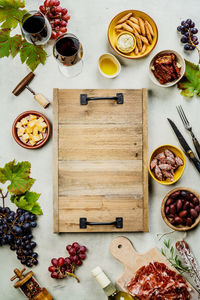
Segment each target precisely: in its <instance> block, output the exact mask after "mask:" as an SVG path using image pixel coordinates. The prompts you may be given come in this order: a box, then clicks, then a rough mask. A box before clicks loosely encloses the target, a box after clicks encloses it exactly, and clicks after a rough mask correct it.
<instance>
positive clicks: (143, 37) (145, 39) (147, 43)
mask: <svg viewBox="0 0 200 300" xmlns="http://www.w3.org/2000/svg"><path fill="white" fill-rule="evenodd" d="M140 38H141V40H142V41H143V43H144V44H145V45H147V46H148V45H149V42H148V40H147V38H146V37H145V36H143V35H141V36H140Z"/></svg>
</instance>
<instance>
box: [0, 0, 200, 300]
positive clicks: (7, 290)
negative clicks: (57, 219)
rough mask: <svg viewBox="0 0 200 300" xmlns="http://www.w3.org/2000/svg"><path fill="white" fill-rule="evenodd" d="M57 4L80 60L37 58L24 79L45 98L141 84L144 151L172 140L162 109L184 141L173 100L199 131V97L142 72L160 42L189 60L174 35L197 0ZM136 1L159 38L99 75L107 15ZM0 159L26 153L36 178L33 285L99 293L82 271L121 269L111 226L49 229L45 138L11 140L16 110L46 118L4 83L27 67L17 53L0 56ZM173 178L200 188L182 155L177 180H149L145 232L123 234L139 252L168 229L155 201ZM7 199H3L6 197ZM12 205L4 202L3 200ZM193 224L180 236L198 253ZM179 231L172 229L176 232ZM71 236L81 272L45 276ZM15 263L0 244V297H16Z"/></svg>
mask: <svg viewBox="0 0 200 300" xmlns="http://www.w3.org/2000/svg"><path fill="white" fill-rule="evenodd" d="M26 3H27V8H28V9H34V8H37V6H38V4H41V3H42V1H35V0H34V1H31V0H27V1H26ZM61 5H62V6H63V7H66V8H67V9H68V10H69V14H70V15H71V20H70V22H69V25H68V32H72V33H74V34H76V35H77V36H78V37H79V38H80V40H81V41H82V44H83V49H84V68H83V71H82V73H81V74H80V75H79V76H78V77H75V78H71V79H67V78H65V77H64V76H62V75H61V74H60V73H59V70H58V67H57V63H56V61H55V60H54V58H53V56H50V57H49V58H48V59H47V62H46V64H45V66H39V67H38V68H37V70H36V71H35V74H36V77H35V79H34V81H33V82H32V83H31V87H32V88H33V89H35V90H36V91H38V92H41V93H43V94H44V95H46V96H47V97H48V98H49V99H51V101H52V92H53V87H55V88H66V89H67V88H110V89H112V88H143V87H146V88H148V89H149V154H150V153H151V151H152V150H153V149H154V148H156V147H157V146H159V145H161V144H168V143H169V144H173V145H176V146H179V144H178V141H177V139H176V137H175V136H174V134H173V132H172V130H171V128H170V127H169V125H168V122H167V121H166V118H167V117H170V118H172V119H173V120H175V121H176V123H177V125H178V126H179V127H180V129H181V131H182V132H183V133H184V136H185V137H186V139H187V140H188V142H190V145H192V143H191V139H190V136H189V134H188V133H187V132H186V131H185V130H184V128H183V125H182V124H181V121H180V120H179V117H178V115H177V112H176V108H175V106H176V105H177V104H182V105H183V108H184V109H185V111H186V112H187V115H188V117H189V118H190V120H191V121H192V124H193V127H194V131H195V133H196V136H197V137H198V138H199V139H200V121H199V111H200V99H198V98H197V97H194V98H193V99H191V100H188V99H184V98H183V97H182V96H181V95H180V94H179V91H178V90H177V88H176V87H172V88H167V89H163V88H159V87H157V86H155V85H154V84H153V83H152V82H151V81H150V79H149V77H148V65H149V62H150V60H151V58H152V56H153V55H155V53H156V52H158V51H160V50H163V49H174V50H177V51H179V52H180V53H182V54H183V55H184V57H185V58H186V59H189V60H191V61H193V62H195V63H197V61H198V55H197V52H196V51H194V52H193V53H189V54H186V53H184V51H183V47H182V45H181V44H180V42H179V38H178V35H177V32H176V27H177V25H179V23H180V21H181V20H182V19H186V18H188V17H191V18H192V19H193V20H194V21H195V22H196V23H197V27H198V28H200V21H199V9H200V4H199V1H198V0H191V1H182V0H176V1H168V0H162V1H157V0H142V1H141V0H135V1H131V0H123V1H120V0H108V1H107V0H101V1H99V0H98V1H97V0H85V1H82V0H76V1H72V0H69V1H67V0H62V1H61ZM126 9H138V10H142V11H145V12H146V13H148V14H149V15H150V16H152V17H153V19H154V20H155V22H156V23H157V26H158V31H159V39H158V44H157V46H156V48H155V49H154V51H153V52H152V53H151V54H150V55H149V56H148V57H146V58H144V59H139V60H137V61H130V60H122V59H121V58H120V61H121V63H122V71H121V74H120V76H119V77H117V78H116V79H114V80H109V79H106V78H103V77H102V76H101V75H100V74H99V72H98V70H97V59H98V57H99V56H100V55H101V54H102V53H105V52H112V50H111V49H110V47H109V45H108V42H107V27H108V24H109V22H110V20H111V19H112V18H113V17H114V16H115V15H116V14H117V13H119V12H120V11H123V10H126ZM0 67H1V69H0V72H1V76H0V91H1V98H0V101H1V106H0V136H1V147H0V165H1V166H3V165H4V164H5V163H6V162H8V161H10V160H12V159H13V158H16V160H17V161H22V160H29V161H30V162H31V164H32V176H33V177H34V178H36V182H35V184H34V186H33V190H34V191H37V192H39V193H41V194H42V195H41V197H40V204H41V206H42V209H43V212H44V215H43V216H41V217H40V218H39V220H38V226H37V228H36V229H34V230H33V234H34V237H35V241H36V242H37V243H38V246H37V248H36V251H37V252H38V253H39V265H38V266H37V267H35V268H33V271H34V272H35V275H36V277H37V279H38V281H39V282H40V284H41V286H43V287H46V288H47V289H48V290H49V291H50V292H51V293H52V295H53V297H54V299H56V300H61V299H62V300H63V299H68V300H75V299H80V300H100V299H106V298H105V296H104V294H103V291H102V290H101V288H100V287H99V286H98V284H97V283H96V282H95V280H94V279H93V278H92V277H91V275H90V271H91V270H92V269H93V268H94V267H95V266H96V265H100V266H101V267H102V268H103V269H104V270H105V271H106V273H107V274H108V275H109V277H110V278H111V279H112V281H113V282H114V281H115V280H116V279H117V278H118V277H119V276H120V275H121V273H122V271H123V267H122V265H121V264H120V263H119V262H117V261H116V260H115V259H114V258H113V257H112V256H111V254H110V253H109V245H110V242H111V241H112V239H113V238H114V237H116V236H117V234H60V235H58V234H53V203H52V140H50V142H49V143H48V144H47V145H46V146H45V147H43V148H42V149H40V150H37V151H29V150H25V149H23V148H21V147H20V146H18V145H17V144H16V143H15V141H14V140H13V137H12V134H11V127H12V123H13V120H14V119H15V117H16V116H17V115H18V114H20V113H21V112H23V111H26V110H30V109H34V110H38V111H40V112H42V113H44V114H45V115H46V116H47V117H48V118H49V119H50V120H51V121H52V105H51V106H50V107H49V108H48V109H47V110H45V111H44V110H43V109H42V108H41V107H40V106H39V105H38V104H37V103H35V102H34V101H33V98H32V95H31V94H30V93H29V92H28V91H27V90H25V91H24V92H23V93H22V94H21V95H20V96H19V97H15V96H13V95H12V93H11V91H12V90H13V88H14V87H15V86H16V84H17V83H18V82H19V81H20V80H21V79H22V78H23V77H24V76H25V75H26V74H27V73H28V68H27V67H26V65H22V64H21V63H20V60H19V58H18V57H16V58H15V59H8V58H4V59H1V60H0ZM177 186H185V187H191V188H193V189H194V190H196V191H197V192H199V193H200V186H199V174H198V173H197V171H196V170H195V169H194V167H193V166H192V165H191V164H190V163H189V162H188V160H187V165H186V169H185V172H184V174H183V176H182V178H181V180H180V181H179V182H178V183H177V184H175V185H174V186H171V187H165V186H162V185H159V184H157V183H155V182H152V180H150V194H149V233H130V234H124V235H125V236H127V237H128V238H129V239H130V240H131V241H132V242H133V244H134V246H135V248H136V249H137V250H138V251H140V252H145V251H146V250H147V249H149V248H150V247H153V246H156V245H157V246H160V245H159V242H158V238H157V235H156V234H157V233H164V232H167V231H169V227H167V226H166V225H165V223H164V222H163V220H162V218H161V214H160V206H161V201H162V199H163V197H164V195H165V194H166V193H167V192H168V191H169V190H170V189H172V188H174V187H177ZM7 202H8V204H9V201H8V200H7ZM11 206H12V205H11ZM199 230H200V228H199V227H198V228H196V229H195V230H193V231H192V232H189V233H188V238H187V240H188V242H189V244H190V245H191V247H192V249H193V251H194V253H195V255H196V257H197V258H198V259H200V251H199V242H200V237H199ZM182 236H183V234H181V233H180V234H179V233H176V234H173V235H172V236H171V238H172V239H173V240H176V239H178V238H181V237H182ZM74 241H78V242H80V244H84V245H86V246H87V247H88V249H89V251H88V258H87V260H86V261H85V262H84V264H83V266H82V267H80V268H79V270H78V271H77V275H78V277H79V278H80V280H81V283H80V284H78V283H77V282H76V281H75V280H74V279H71V278H70V279H66V280H61V281H56V280H53V279H51V278H50V276H49V273H48V271H47V269H48V266H49V264H50V260H51V258H52V257H59V256H66V250H65V246H66V244H69V243H72V242H74ZM15 267H18V268H21V267H22V265H21V264H20V262H19V261H18V260H17V258H16V254H15V253H14V252H12V251H10V249H9V248H8V247H7V246H4V247H2V248H1V249H0V278H1V280H0V299H1V300H16V299H23V296H22V295H21V294H20V292H19V291H17V290H15V289H14V288H13V286H12V283H11V282H10V281H9V280H10V278H11V277H12V275H13V269H14V268H15Z"/></svg>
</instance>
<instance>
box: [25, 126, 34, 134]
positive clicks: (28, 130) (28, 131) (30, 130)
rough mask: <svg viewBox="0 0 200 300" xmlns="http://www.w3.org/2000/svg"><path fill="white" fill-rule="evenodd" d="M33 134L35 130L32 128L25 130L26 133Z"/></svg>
mask: <svg viewBox="0 0 200 300" xmlns="http://www.w3.org/2000/svg"><path fill="white" fill-rule="evenodd" d="M32 132H33V129H32V128H30V127H26V128H25V133H28V134H30V133H32Z"/></svg>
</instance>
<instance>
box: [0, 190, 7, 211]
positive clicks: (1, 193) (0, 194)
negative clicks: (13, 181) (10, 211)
mask: <svg viewBox="0 0 200 300" xmlns="http://www.w3.org/2000/svg"><path fill="white" fill-rule="evenodd" d="M7 196H8V192H7V193H6V194H5V195H4V194H3V192H2V190H1V189H0V197H1V199H2V200H3V208H4V207H5V198H6V197H7Z"/></svg>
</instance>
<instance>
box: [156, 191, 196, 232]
mask: <svg viewBox="0 0 200 300" xmlns="http://www.w3.org/2000/svg"><path fill="white" fill-rule="evenodd" d="M161 214H162V217H163V220H164V221H165V223H166V224H167V225H168V226H169V227H171V228H172V229H174V230H177V231H187V230H190V229H192V228H194V227H196V226H197V225H198V224H199V222H200V196H199V195H198V194H197V193H196V192H195V191H193V190H192V189H190V188H185V187H183V188H182V187H179V188H176V189H173V190H172V191H170V192H169V193H168V194H167V195H166V196H165V198H164V199H163V202H162V205H161Z"/></svg>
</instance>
